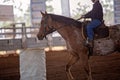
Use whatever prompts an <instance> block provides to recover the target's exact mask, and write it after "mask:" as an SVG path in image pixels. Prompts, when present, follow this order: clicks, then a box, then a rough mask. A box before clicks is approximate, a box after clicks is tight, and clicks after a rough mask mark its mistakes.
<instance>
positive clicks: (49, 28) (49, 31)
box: [43, 16, 66, 38]
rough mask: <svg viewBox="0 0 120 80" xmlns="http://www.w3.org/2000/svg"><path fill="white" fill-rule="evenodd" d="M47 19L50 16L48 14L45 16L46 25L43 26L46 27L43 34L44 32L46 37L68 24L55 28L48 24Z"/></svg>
mask: <svg viewBox="0 0 120 80" xmlns="http://www.w3.org/2000/svg"><path fill="white" fill-rule="evenodd" d="M47 19H48V17H47V16H46V17H45V22H44V25H43V27H44V29H43V32H44V33H43V34H44V37H45V38H46V35H47V34H50V33H53V32H55V31H57V30H59V29H61V28H64V26H66V24H65V25H62V26H60V27H58V28H54V27H53V26H50V25H48V24H47V22H46V21H47ZM47 28H48V30H47Z"/></svg>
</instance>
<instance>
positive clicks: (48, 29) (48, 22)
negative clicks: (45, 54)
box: [37, 12, 55, 40]
mask: <svg viewBox="0 0 120 80" xmlns="http://www.w3.org/2000/svg"><path fill="white" fill-rule="evenodd" d="M41 14H42V19H41V23H40V29H39V32H38V34H37V37H38V39H39V40H42V39H43V38H44V37H46V35H47V34H50V33H52V32H53V31H55V29H54V28H53V26H52V18H51V16H50V15H49V14H47V12H45V13H43V12H41Z"/></svg>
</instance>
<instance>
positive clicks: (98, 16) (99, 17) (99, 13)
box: [81, 0, 103, 47]
mask: <svg viewBox="0 0 120 80" xmlns="http://www.w3.org/2000/svg"><path fill="white" fill-rule="evenodd" d="M91 1H92V2H93V3H94V4H93V8H92V10H91V11H89V12H88V13H87V14H85V15H83V16H82V17H81V18H91V19H92V20H91V22H90V23H89V24H88V25H87V37H88V39H87V41H86V45H87V46H90V47H93V36H94V32H93V29H94V28H96V27H98V26H99V25H100V24H101V23H102V21H103V8H102V5H101V3H100V2H99V0H91Z"/></svg>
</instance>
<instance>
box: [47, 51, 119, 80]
mask: <svg viewBox="0 0 120 80" xmlns="http://www.w3.org/2000/svg"><path fill="white" fill-rule="evenodd" d="M69 58H70V54H69V53H67V52H66V51H54V52H52V51H51V52H46V63H47V64H46V67H47V80H67V76H66V74H65V65H66V64H67V61H68V60H69ZM89 63H90V65H91V70H92V77H93V80H120V53H113V54H110V55H107V56H91V57H90V60H89ZM72 74H73V75H74V77H75V79H76V80H86V78H85V76H86V75H85V72H84V71H83V68H82V65H81V64H80V61H78V62H77V63H76V64H75V65H74V66H73V67H72Z"/></svg>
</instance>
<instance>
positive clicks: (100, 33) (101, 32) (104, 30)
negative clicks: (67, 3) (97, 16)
mask: <svg viewBox="0 0 120 80" xmlns="http://www.w3.org/2000/svg"><path fill="white" fill-rule="evenodd" d="M89 22H90V21H85V22H83V23H82V24H83V27H82V32H83V36H84V38H85V39H86V38H87V31H86V27H87V25H88V24H89ZM108 36H109V28H108V27H107V26H106V25H105V24H104V21H103V22H102V23H101V24H100V25H99V26H98V27H97V28H95V29H94V40H95V39H101V38H106V37H108Z"/></svg>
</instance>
